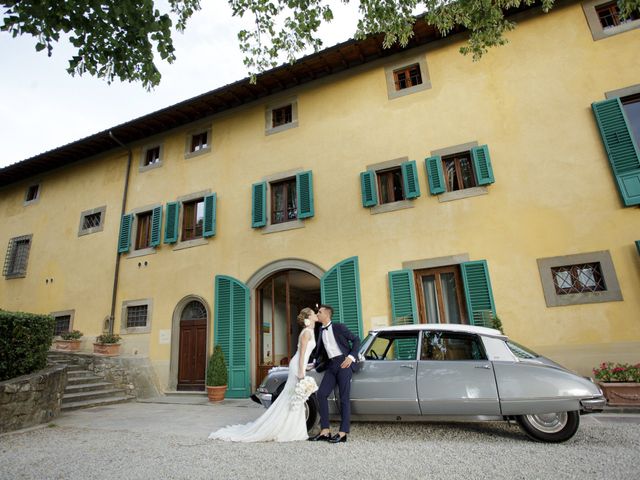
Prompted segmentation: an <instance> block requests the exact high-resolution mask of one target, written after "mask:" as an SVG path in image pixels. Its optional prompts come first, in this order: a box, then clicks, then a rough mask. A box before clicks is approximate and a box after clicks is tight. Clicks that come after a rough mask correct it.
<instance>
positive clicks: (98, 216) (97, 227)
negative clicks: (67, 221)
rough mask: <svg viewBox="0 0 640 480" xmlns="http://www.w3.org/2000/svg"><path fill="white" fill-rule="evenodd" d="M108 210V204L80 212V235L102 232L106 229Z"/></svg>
mask: <svg viewBox="0 0 640 480" xmlns="http://www.w3.org/2000/svg"><path fill="white" fill-rule="evenodd" d="M106 210H107V207H106V205H105V206H102V207H98V208H93V209H91V210H85V211H84V212H82V213H81V214H80V226H79V227H78V236H79V237H80V236H82V235H89V234H91V233H96V232H101V231H102V230H103V229H104V215H105V212H106Z"/></svg>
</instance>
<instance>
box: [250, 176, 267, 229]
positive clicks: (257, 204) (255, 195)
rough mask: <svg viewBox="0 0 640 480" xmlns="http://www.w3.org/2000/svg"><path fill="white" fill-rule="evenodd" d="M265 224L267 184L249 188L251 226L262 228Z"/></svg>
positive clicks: (256, 184) (254, 185)
mask: <svg viewBox="0 0 640 480" xmlns="http://www.w3.org/2000/svg"><path fill="white" fill-rule="evenodd" d="M266 224H267V182H260V183H254V184H253V185H252V186H251V226H252V227H253V228H259V227H264V226H265V225H266Z"/></svg>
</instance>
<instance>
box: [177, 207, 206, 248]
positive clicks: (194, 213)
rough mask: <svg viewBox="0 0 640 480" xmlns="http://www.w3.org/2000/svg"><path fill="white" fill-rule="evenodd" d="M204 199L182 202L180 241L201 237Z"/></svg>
mask: <svg viewBox="0 0 640 480" xmlns="http://www.w3.org/2000/svg"><path fill="white" fill-rule="evenodd" d="M203 225H204V199H203V198H200V199H198V200H194V201H191V202H185V203H183V214H182V241H183V242H184V241H186V240H194V239H196V238H202V227H203Z"/></svg>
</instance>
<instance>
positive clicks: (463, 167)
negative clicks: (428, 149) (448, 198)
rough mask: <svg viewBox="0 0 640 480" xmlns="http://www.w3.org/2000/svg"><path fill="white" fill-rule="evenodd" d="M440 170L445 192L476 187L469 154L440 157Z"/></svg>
mask: <svg viewBox="0 0 640 480" xmlns="http://www.w3.org/2000/svg"><path fill="white" fill-rule="evenodd" d="M442 169H443V172H444V181H445V185H446V186H447V192H454V191H456V190H463V189H465V188H472V187H475V186H476V179H475V174H474V172H473V164H472V162H471V153H470V152H462V153H458V154H455V155H449V156H447V157H442Z"/></svg>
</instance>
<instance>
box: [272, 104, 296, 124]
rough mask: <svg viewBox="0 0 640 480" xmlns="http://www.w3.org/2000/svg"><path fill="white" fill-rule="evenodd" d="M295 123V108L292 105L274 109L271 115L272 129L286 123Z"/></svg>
mask: <svg viewBox="0 0 640 480" xmlns="http://www.w3.org/2000/svg"><path fill="white" fill-rule="evenodd" d="M292 121H293V108H292V107H291V105H285V106H284V107H280V108H274V109H273V111H272V113H271V128H276V127H279V126H280V125H284V124H285V123H291V122H292Z"/></svg>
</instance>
